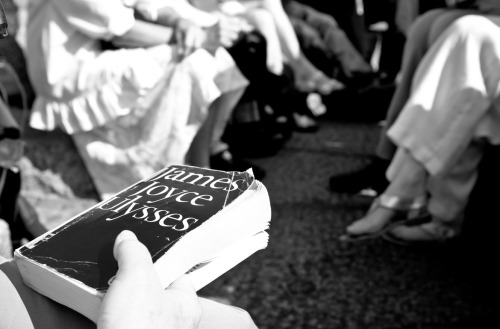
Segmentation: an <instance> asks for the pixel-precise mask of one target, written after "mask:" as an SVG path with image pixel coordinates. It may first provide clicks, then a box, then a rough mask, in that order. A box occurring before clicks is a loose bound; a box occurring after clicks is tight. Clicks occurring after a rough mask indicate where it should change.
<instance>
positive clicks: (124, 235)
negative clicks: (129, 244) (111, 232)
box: [116, 230, 137, 243]
mask: <svg viewBox="0 0 500 329" xmlns="http://www.w3.org/2000/svg"><path fill="white" fill-rule="evenodd" d="M125 240H137V236H136V235H135V234H134V233H133V232H132V231H128V230H124V231H122V232H121V233H120V234H118V236H117V237H116V243H120V242H122V241H125Z"/></svg>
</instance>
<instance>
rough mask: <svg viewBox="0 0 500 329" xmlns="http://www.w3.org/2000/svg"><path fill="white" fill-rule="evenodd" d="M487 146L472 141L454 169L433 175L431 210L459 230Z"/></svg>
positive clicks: (428, 186)
mask: <svg viewBox="0 0 500 329" xmlns="http://www.w3.org/2000/svg"><path fill="white" fill-rule="evenodd" d="M484 146H485V145H484V144H482V143H480V142H472V143H471V144H470V145H469V147H467V148H466V149H465V151H464V153H463V154H462V156H461V157H460V158H459V159H458V161H457V162H456V163H455V165H454V166H452V167H451V168H450V170H447V171H446V172H444V173H442V174H439V175H435V176H430V177H429V179H428V180H427V190H428V192H429V194H430V198H429V204H428V210H429V212H430V213H431V214H432V215H433V216H434V217H435V219H436V220H439V221H441V222H442V223H444V224H446V225H447V226H451V227H454V228H457V229H459V228H460V226H461V224H462V219H463V212H464V210H465V207H466V205H467V203H468V201H469V196H470V193H471V191H472V189H473V187H474V185H475V183H476V181H477V168H478V165H479V162H480V161H481V159H482V156H483V152H484Z"/></svg>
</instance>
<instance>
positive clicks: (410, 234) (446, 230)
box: [383, 217, 458, 246]
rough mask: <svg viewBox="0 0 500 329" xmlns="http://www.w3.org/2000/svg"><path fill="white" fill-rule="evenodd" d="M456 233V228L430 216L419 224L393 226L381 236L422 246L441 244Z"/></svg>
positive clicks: (409, 244)
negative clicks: (426, 220) (425, 221)
mask: <svg viewBox="0 0 500 329" xmlns="http://www.w3.org/2000/svg"><path fill="white" fill-rule="evenodd" d="M457 235H458V230H456V229H455V228H453V227H450V226H448V225H445V224H443V223H442V222H440V221H438V220H436V219H435V218H432V217H431V218H430V221H429V222H427V223H422V224H420V225H412V224H411V223H402V224H400V225H396V226H393V227H392V228H391V229H390V230H387V231H386V232H385V233H384V235H383V238H384V239H385V240H387V241H389V242H392V243H396V244H399V245H403V246H423V245H431V244H432V245H433V244H443V243H445V242H449V241H450V240H452V239H454V238H456V237H457Z"/></svg>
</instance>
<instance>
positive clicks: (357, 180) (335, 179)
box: [330, 157, 390, 194]
mask: <svg viewBox="0 0 500 329" xmlns="http://www.w3.org/2000/svg"><path fill="white" fill-rule="evenodd" d="M389 163H390V161H389V160H385V159H382V158H379V157H374V158H373V160H372V161H371V162H370V163H369V164H368V165H367V166H366V167H363V168H361V169H358V170H355V171H351V172H347V173H343V174H339V175H336V176H331V177H330V189H331V190H332V191H334V192H338V193H349V194H355V193H358V192H360V191H361V190H364V189H369V188H371V189H373V190H375V192H376V193H377V194H380V193H382V192H383V191H384V190H385V189H386V188H387V186H388V185H389V181H388V180H387V179H386V178H385V172H386V170H387V168H388V167H389Z"/></svg>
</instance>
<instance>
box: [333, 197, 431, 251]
mask: <svg viewBox="0 0 500 329" xmlns="http://www.w3.org/2000/svg"><path fill="white" fill-rule="evenodd" d="M377 208H386V209H389V210H392V211H394V215H393V216H392V217H391V218H390V219H389V220H388V221H387V222H386V223H385V224H384V225H382V226H381V227H380V228H379V229H378V230H375V231H372V232H367V233H357V234H353V233H349V232H346V233H345V234H344V235H342V236H340V240H342V241H350V242H355V241H362V240H368V239H375V238H378V237H380V236H383V235H384V234H385V233H386V232H387V231H389V230H391V229H392V228H394V227H395V226H398V225H400V224H401V223H405V224H409V225H418V224H421V223H425V222H428V221H429V220H430V214H429V213H428V212H427V208H426V202H425V198H417V199H416V200H402V199H400V198H398V197H395V196H388V195H385V194H382V195H380V196H379V197H377V198H375V199H374V200H373V202H372V204H371V206H370V208H369V209H368V212H367V214H370V213H371V212H373V211H374V210H375V209H377Z"/></svg>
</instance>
